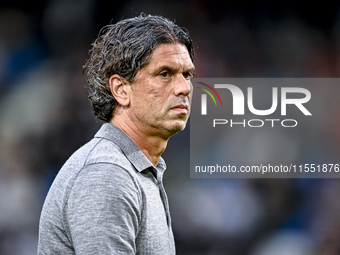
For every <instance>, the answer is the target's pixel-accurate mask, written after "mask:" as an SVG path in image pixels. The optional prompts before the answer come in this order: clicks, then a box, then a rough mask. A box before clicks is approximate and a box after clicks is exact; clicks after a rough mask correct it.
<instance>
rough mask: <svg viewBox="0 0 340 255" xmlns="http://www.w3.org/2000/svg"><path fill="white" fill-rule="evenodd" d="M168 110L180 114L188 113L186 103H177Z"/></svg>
mask: <svg viewBox="0 0 340 255" xmlns="http://www.w3.org/2000/svg"><path fill="white" fill-rule="evenodd" d="M170 110H173V111H176V112H178V113H181V114H187V113H188V105H186V104H179V105H176V106H174V107H172V108H171V109H170Z"/></svg>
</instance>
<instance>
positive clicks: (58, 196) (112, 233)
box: [38, 123, 175, 255]
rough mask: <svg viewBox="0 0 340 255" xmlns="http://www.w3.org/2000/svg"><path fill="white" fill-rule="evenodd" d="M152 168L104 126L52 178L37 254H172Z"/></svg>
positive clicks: (158, 179)
mask: <svg viewBox="0 0 340 255" xmlns="http://www.w3.org/2000/svg"><path fill="white" fill-rule="evenodd" d="M165 168H166V165H165V163H164V160H163V159H162V158H161V159H160V160H159V163H158V165H157V167H154V166H153V165H152V163H151V162H150V161H149V160H148V159H147V157H146V156H145V155H144V154H143V152H142V151H141V150H140V149H139V148H138V147H137V146H136V144H135V143H133V142H132V140H131V139H130V138H129V137H128V136H127V135H125V133H123V132H122V131H121V130H120V129H118V128H117V127H115V126H113V125H111V124H109V123H106V124H104V125H103V126H102V127H101V129H100V130H99V131H98V133H97V134H96V135H95V137H94V138H93V139H92V140H91V141H90V142H88V143H87V144H86V145H84V146H83V147H81V148H80V149H79V150H77V151H76V152H75V153H74V154H73V155H72V156H71V157H70V158H69V159H68V160H67V162H66V163H65V165H64V166H63V167H62V169H61V170H60V172H59V173H58V175H57V177H56V178H55V180H54V182H53V184H52V186H51V188H50V190H49V192H48V195H47V197H46V200H45V203H44V206H43V209H42V213H41V218H40V225H39V244H38V254H61V255H67V254H101V255H103V254H152V255H156V254H161V255H166V254H175V244H174V238H173V234H172V229H171V220H170V213H169V205H168V199H167V196H166V193H165V190H164V187H163V183H162V178H163V173H164V171H165Z"/></svg>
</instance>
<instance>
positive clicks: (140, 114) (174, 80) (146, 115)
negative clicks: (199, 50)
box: [129, 44, 194, 138]
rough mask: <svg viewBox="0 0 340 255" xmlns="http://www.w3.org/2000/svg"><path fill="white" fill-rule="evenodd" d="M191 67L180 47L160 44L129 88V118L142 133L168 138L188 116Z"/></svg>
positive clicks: (183, 49) (180, 45) (183, 125)
mask: <svg viewBox="0 0 340 255" xmlns="http://www.w3.org/2000/svg"><path fill="white" fill-rule="evenodd" d="M193 72H194V65H193V63H192V61H191V59H190V56H189V53H188V50H187V48H186V47H185V46H184V45H183V44H160V45H159V46H157V47H156V48H155V49H154V50H153V52H152V55H151V58H150V60H149V64H148V65H147V66H145V67H144V68H142V69H141V70H140V71H139V72H138V73H137V76H136V79H135V81H134V82H133V83H132V84H131V92H132V93H131V103H130V107H131V108H130V110H131V111H129V115H130V118H131V119H132V120H133V121H134V122H135V124H136V125H138V126H139V128H140V129H141V130H143V132H146V133H147V134H149V135H156V136H161V137H163V138H169V137H170V136H171V135H174V134H175V133H177V132H179V131H181V130H183V129H184V128H185V125H186V122H187V120H188V118H189V114H190V106H191V91H192V84H191V82H190V79H191V78H192V76H193Z"/></svg>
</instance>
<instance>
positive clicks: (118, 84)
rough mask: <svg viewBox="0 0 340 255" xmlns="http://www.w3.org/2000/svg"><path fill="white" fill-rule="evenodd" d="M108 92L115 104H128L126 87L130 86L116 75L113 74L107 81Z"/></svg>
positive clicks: (128, 98)
mask: <svg viewBox="0 0 340 255" xmlns="http://www.w3.org/2000/svg"><path fill="white" fill-rule="evenodd" d="M109 85H110V90H111V93H112V95H113V96H114V98H115V99H116V100H117V102H118V103H119V104H120V105H122V106H128V105H129V104H130V97H129V93H128V91H127V90H128V89H127V86H130V85H129V84H128V82H127V81H125V80H123V79H122V77H120V75H118V74H114V75H112V76H111V77H110V79H109Z"/></svg>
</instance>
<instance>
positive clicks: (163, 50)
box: [148, 43, 193, 68]
mask: <svg viewBox="0 0 340 255" xmlns="http://www.w3.org/2000/svg"><path fill="white" fill-rule="evenodd" d="M164 64H167V65H180V66H182V67H183V68H192V67H193V63H192V61H191V58H190V55H189V52H188V49H187V47H186V46H185V45H183V44H180V43H176V44H160V45H158V46H157V47H156V48H155V49H154V50H153V51H152V54H151V57H150V60H149V64H148V66H149V68H153V67H157V66H161V65H164Z"/></svg>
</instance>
